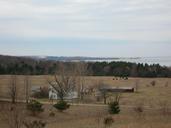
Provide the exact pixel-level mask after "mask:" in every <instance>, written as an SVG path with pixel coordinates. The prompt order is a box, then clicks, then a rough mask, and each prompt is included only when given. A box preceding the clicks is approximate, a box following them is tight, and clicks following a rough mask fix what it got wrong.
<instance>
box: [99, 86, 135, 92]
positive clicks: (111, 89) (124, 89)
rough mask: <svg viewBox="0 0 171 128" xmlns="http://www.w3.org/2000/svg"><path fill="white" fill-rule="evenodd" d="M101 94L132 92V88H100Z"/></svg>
mask: <svg viewBox="0 0 171 128" xmlns="http://www.w3.org/2000/svg"><path fill="white" fill-rule="evenodd" d="M99 91H102V92H130V93H131V92H134V87H102V88H100V89H99Z"/></svg>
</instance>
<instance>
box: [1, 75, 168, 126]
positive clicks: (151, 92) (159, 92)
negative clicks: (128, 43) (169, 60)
mask: <svg viewBox="0 0 171 128" xmlns="http://www.w3.org/2000/svg"><path fill="white" fill-rule="evenodd" d="M18 79H19V83H18V84H19V86H20V92H21V93H20V95H23V94H22V87H23V82H24V81H23V76H19V77H18ZM137 80H138V81H139V92H137V93H124V94H122V95H121V100H120V102H121V105H123V107H122V108H121V113H120V114H119V115H117V116H113V118H114V120H115V122H114V124H113V125H112V127H113V128H137V127H138V128H170V127H171V115H170V114H162V111H161V109H160V107H161V103H165V104H166V105H167V106H164V107H167V108H168V107H169V108H171V79H170V78H129V79H128V80H113V77H86V86H94V85H96V84H98V82H99V81H103V82H104V83H107V84H110V85H111V86H135V84H136V81H137ZM152 81H155V82H156V85H155V87H153V86H151V85H150V83H151V82H152ZM166 82H168V86H167V87H166V86H165V85H166ZM8 84H9V76H0V97H7V91H8V88H7V87H8ZM31 84H32V86H47V85H48V84H47V82H46V76H31ZM147 85H148V86H147ZM92 98H93V95H92ZM139 102H143V105H144V112H143V116H142V117H140V118H139V117H138V116H139V115H137V113H136V112H135V111H134V110H133V107H134V106H135V105H137V104H138V103H139ZM165 104H163V105H165ZM44 107H45V108H46V109H45V112H43V113H42V114H41V115H39V117H36V118H34V119H42V120H45V121H46V122H47V128H104V125H103V119H104V117H106V116H108V113H107V107H105V106H71V108H70V109H69V110H67V111H66V112H64V113H60V112H58V111H56V110H55V109H53V112H55V117H49V112H50V109H51V107H52V106H50V105H45V106H44ZM27 118H31V119H33V117H30V116H28V115H27ZM0 128H7V125H6V123H5V122H4V121H3V120H0Z"/></svg>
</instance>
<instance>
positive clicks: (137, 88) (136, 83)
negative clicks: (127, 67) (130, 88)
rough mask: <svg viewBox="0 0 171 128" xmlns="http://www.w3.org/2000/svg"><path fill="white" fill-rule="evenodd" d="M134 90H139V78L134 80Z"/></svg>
mask: <svg viewBox="0 0 171 128" xmlns="http://www.w3.org/2000/svg"><path fill="white" fill-rule="evenodd" d="M135 91H136V92H138V91H139V80H136V82H135Z"/></svg>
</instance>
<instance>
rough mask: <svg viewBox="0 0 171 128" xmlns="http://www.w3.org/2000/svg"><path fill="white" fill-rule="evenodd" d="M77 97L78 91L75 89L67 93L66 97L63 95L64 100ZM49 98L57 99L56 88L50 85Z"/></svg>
mask: <svg viewBox="0 0 171 128" xmlns="http://www.w3.org/2000/svg"><path fill="white" fill-rule="evenodd" d="M77 98H78V92H76V91H71V92H69V93H68V95H67V96H66V97H64V99H65V100H72V99H77ZM49 99H53V100H57V99H59V98H58V95H57V92H56V90H55V89H54V88H53V87H52V86H50V88H49Z"/></svg>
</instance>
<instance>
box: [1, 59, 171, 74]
mask: <svg viewBox="0 0 171 128" xmlns="http://www.w3.org/2000/svg"><path fill="white" fill-rule="evenodd" d="M59 63H63V64H65V65H67V67H72V65H73V64H75V63H79V62H59V61H47V60H40V59H39V60H37V59H31V58H27V57H12V56H0V74H17V75H25V74H28V75H48V74H54V73H55V72H56V71H57V70H58V67H59ZM87 65H88V66H87V69H88V70H89V75H94V76H119V77H171V68H170V67H163V66H160V65H159V64H154V65H148V64H135V63H128V62H110V63H108V62H88V63H87Z"/></svg>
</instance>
